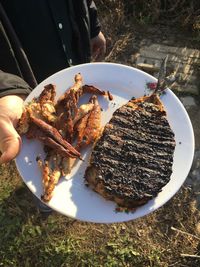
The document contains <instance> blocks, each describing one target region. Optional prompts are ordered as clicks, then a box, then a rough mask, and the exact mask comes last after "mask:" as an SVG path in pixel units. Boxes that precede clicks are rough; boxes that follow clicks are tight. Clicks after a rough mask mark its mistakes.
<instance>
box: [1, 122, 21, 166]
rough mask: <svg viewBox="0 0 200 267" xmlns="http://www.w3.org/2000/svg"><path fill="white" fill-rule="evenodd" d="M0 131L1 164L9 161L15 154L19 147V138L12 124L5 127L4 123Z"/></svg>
mask: <svg viewBox="0 0 200 267" xmlns="http://www.w3.org/2000/svg"><path fill="white" fill-rule="evenodd" d="M0 132H1V134H0V135H1V136H0V137H1V138H0V150H1V152H2V155H1V157H0V164H2V163H7V162H9V161H11V160H12V159H14V158H15V157H16V156H17V154H18V153H19V151H20V148H21V138H20V136H19V135H18V133H17V132H16V130H15V128H14V127H13V125H10V124H8V125H7V126H6V127H5V125H4V127H3V128H1V129H0Z"/></svg>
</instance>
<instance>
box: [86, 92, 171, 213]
mask: <svg viewBox="0 0 200 267" xmlns="http://www.w3.org/2000/svg"><path fill="white" fill-rule="evenodd" d="M174 149H175V140H174V133H173V131H172V129H171V128H170V125H169V123H168V120H167V117H166V112H165V110H164V107H163V105H162V103H161V101H160V99H159V97H158V96H157V95H152V96H146V97H142V98H139V99H135V100H131V101H129V102H128V103H127V104H126V105H124V106H122V107H120V108H119V109H117V110H116V111H115V112H114V114H113V117H112V118H111V120H110V122H109V123H108V124H107V125H106V126H105V128H104V131H103V133H102V136H101V137H100V138H99V139H98V141H97V142H96V145H95V147H94V149H93V151H92V154H91V158H90V163H89V166H88V167H87V169H86V172H85V180H86V184H88V185H89V186H90V187H91V188H92V189H93V190H94V191H96V192H98V193H99V194H100V195H102V196H103V197H105V198H106V199H108V200H113V201H115V202H116V203H117V204H118V205H119V206H122V207H127V208H135V207H138V206H140V205H143V204H145V203H146V202H147V201H148V200H150V199H152V198H154V197H155V196H156V195H157V194H158V193H159V192H160V191H161V190H162V188H163V187H164V186H165V185H166V184H167V183H168V182H169V180H170V176H171V174H172V165H173V154H174Z"/></svg>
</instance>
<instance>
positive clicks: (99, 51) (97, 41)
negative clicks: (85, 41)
mask: <svg viewBox="0 0 200 267" xmlns="http://www.w3.org/2000/svg"><path fill="white" fill-rule="evenodd" d="M91 49H92V60H93V61H101V60H103V59H104V57H105V53H106V39H105V37H104V35H103V33H102V32H100V33H99V34H98V35H97V36H96V37H94V38H92V39H91Z"/></svg>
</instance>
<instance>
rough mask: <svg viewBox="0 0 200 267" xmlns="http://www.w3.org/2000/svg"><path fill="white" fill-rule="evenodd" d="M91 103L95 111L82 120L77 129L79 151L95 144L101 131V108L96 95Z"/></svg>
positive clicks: (77, 147) (91, 99)
mask: <svg viewBox="0 0 200 267" xmlns="http://www.w3.org/2000/svg"><path fill="white" fill-rule="evenodd" d="M90 103H92V104H94V107H93V109H92V110H91V111H90V112H89V113H88V114H87V115H86V116H84V117H83V118H82V120H81V122H80V124H79V125H78V127H77V132H78V137H77V145H76V149H77V150H78V151H80V149H81V148H83V147H85V146H87V145H89V144H91V143H93V142H94V141H95V140H96V139H97V138H98V136H99V134H100V131H101V107H100V105H99V103H98V100H97V97H96V96H95V95H93V96H92V97H91V98H90Z"/></svg>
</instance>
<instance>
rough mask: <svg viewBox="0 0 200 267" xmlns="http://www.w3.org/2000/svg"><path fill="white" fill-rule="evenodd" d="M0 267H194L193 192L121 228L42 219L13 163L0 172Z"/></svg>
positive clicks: (195, 222)
mask: <svg viewBox="0 0 200 267" xmlns="http://www.w3.org/2000/svg"><path fill="white" fill-rule="evenodd" d="M0 174H1V182H0V266H5V267H7V266H8V267H11V266H15V267H18V266H20V267H23V266H27V267H29V266H31V267H32V266H35V267H39V266H45V267H46V266H51V267H54V266H56V267H57V266H70V267H71V266H73V267H74V266H81V267H82V266H87V267H88V266H94V267H96V266H97V267H99V266H102V267H120V266H130V267H132V266H137V267H138V266H141V267H143V266H145V267H150V266H162V267H166V266H187V267H189V266H199V264H200V259H199V258H194V257H193V258H192V257H185V256H183V255H182V254H189V255H196V254H198V253H199V240H200V236H199V235H198V231H197V230H196V226H197V225H198V222H199V219H200V216H199V211H198V210H197V209H196V206H195V205H196V204H195V201H194V195H193V191H192V190H191V189H190V188H189V187H186V186H184V187H183V188H182V190H181V191H180V192H179V193H178V194H177V195H176V196H175V197H174V198H173V199H172V200H171V201H169V202H168V203H167V204H166V205H165V206H164V207H162V208H160V209H159V210H158V211H156V212H154V213H152V214H150V215H148V216H146V217H144V218H141V219H138V220H135V221H130V222H126V223H120V224H108V225H107V224H92V223H85V222H79V221H76V220H73V219H70V218H67V217H64V216H62V215H59V214H57V213H52V214H51V215H50V216H49V217H48V218H46V219H44V218H42V217H41V216H40V214H39V213H38V211H37V209H36V207H35V205H34V202H33V199H32V194H31V193H30V192H29V191H28V189H27V188H26V186H25V185H24V184H23V183H22V181H21V178H20V177H19V175H18V173H17V171H16V169H15V165H14V163H10V164H8V165H4V166H1V167H0Z"/></svg>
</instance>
